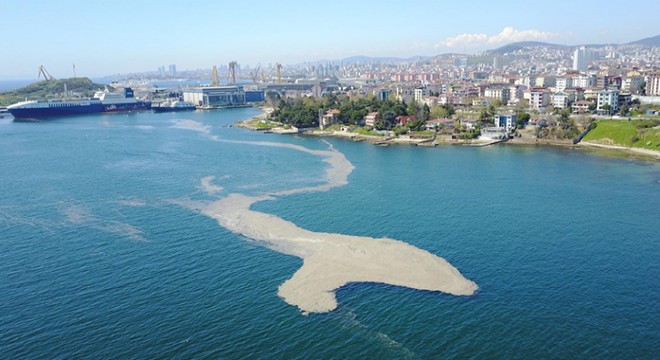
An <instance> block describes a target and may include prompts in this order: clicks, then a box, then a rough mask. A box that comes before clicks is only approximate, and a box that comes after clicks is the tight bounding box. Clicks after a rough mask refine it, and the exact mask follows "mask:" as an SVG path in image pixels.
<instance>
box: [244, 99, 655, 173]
mask: <svg viewBox="0 0 660 360" xmlns="http://www.w3.org/2000/svg"><path fill="white" fill-rule="evenodd" d="M260 109H261V110H262V113H261V114H260V115H257V116H255V117H253V118H251V119H248V120H243V121H239V122H237V123H235V124H234V126H236V127H241V128H245V129H248V130H253V131H263V132H273V133H279V134H294V133H295V134H302V135H308V136H319V137H325V136H328V137H334V138H341V139H346V140H352V141H355V142H361V141H365V142H368V143H370V144H373V145H377V146H390V145H413V146H422V147H437V146H446V145H462V146H477V147H480V146H490V145H496V144H500V143H505V144H511V145H516V146H554V147H564V148H573V149H580V150H607V151H598V153H599V154H601V155H604V156H617V154H616V153H620V154H627V155H632V157H634V158H635V159H639V160H652V161H660V151H655V150H650V149H643V148H633V147H626V146H620V145H607V144H599V143H594V142H588V141H581V142H579V143H577V144H574V143H573V140H572V139H567V140H558V139H536V138H526V137H518V138H512V139H508V140H488V139H470V140H462V139H448V138H447V136H445V135H443V136H439V137H436V138H435V139H433V138H432V137H429V136H426V137H424V136H420V137H415V136H410V135H403V136H379V135H365V134H359V133H354V132H350V131H343V130H320V129H317V128H315V129H309V130H306V131H298V130H297V129H295V128H294V129H293V130H292V129H291V127H288V128H287V127H285V125H284V124H280V123H271V124H272V125H274V126H272V127H261V128H260V127H259V126H258V124H259V123H261V122H264V121H267V119H268V116H269V115H270V114H271V113H272V112H273V111H274V109H273V108H272V107H267V106H260Z"/></svg>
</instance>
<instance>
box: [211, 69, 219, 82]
mask: <svg viewBox="0 0 660 360" xmlns="http://www.w3.org/2000/svg"><path fill="white" fill-rule="evenodd" d="M211 86H220V75H219V74H218V67H217V66H215V65H213V73H211Z"/></svg>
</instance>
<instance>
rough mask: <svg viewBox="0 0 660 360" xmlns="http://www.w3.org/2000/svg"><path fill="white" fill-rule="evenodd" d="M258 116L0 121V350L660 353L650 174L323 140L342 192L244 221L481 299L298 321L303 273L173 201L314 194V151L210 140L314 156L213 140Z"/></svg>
mask: <svg viewBox="0 0 660 360" xmlns="http://www.w3.org/2000/svg"><path fill="white" fill-rule="evenodd" d="M256 114H257V110H255V109H233V110H222V111H214V112H192V113H186V114H152V113H148V112H144V113H135V114H113V115H95V116H81V117H71V118H60V119H53V120H50V121H44V122H39V123H14V122H4V123H1V124H0V156H1V159H2V161H1V162H0V184H1V189H2V195H1V196H0V299H1V301H0V353H1V354H2V356H0V357H3V358H8V359H16V358H34V359H43V358H141V359H143V358H236V359H239V358H392V359H398V358H452V357H457V358H468V357H479V358H625V359H632V358H635V359H640V358H641V359H653V358H658V357H659V356H660V351H659V350H658V349H660V321H659V317H658V314H660V292H658V289H660V280H659V279H660V263H659V259H660V221H659V219H660V206H659V205H660V166H659V165H658V164H657V163H644V162H634V161H627V160H619V159H611V158H604V157H598V156H594V155H590V154H585V153H581V152H578V151H574V150H565V149H554V148H535V147H513V146H495V147H486V148H472V147H443V148H434V149H429V148H416V147H407V146H402V147H388V148H382V147H375V146H372V145H369V144H364V143H353V142H351V141H344V140H334V139H331V140H328V141H329V142H330V143H332V144H333V145H334V146H335V148H337V149H338V150H339V151H341V152H342V153H344V154H345V155H346V157H347V158H348V159H349V160H350V161H351V162H352V163H353V165H354V166H355V170H354V172H353V173H352V174H351V176H350V179H349V181H350V183H349V185H347V186H344V187H341V188H336V189H333V190H331V191H329V192H324V193H307V194H299V195H294V196H288V197H283V198H280V199H278V200H276V201H270V202H263V203H258V204H256V205H255V209H257V210H259V211H263V212H267V213H272V214H275V215H277V216H279V217H282V218H284V219H286V220H289V221H292V222H294V223H296V224H297V225H299V226H301V227H303V228H306V229H309V230H312V231H322V232H333V233H343V234H351V235H364V236H370V237H390V238H395V239H399V240H403V241H406V242H408V243H411V244H413V245H415V246H417V247H420V248H423V249H426V250H428V251H430V252H432V253H434V254H436V255H438V256H441V257H443V258H445V259H447V260H448V261H449V262H450V263H452V264H453V265H454V266H456V267H457V268H458V269H460V271H461V272H462V273H463V274H464V275H465V276H466V277H468V278H470V279H472V280H474V281H475V282H476V283H477V284H478V285H479V286H480V291H479V292H478V293H477V294H476V295H475V296H472V297H455V296H451V295H446V294H442V293H436V292H427V291H418V290H411V289H407V288H399V287H394V286H386V285H381V284H350V285H348V286H346V287H344V288H342V289H340V290H339V291H338V300H339V304H340V305H339V308H338V309H337V310H336V311H334V312H331V313H327V314H312V315H309V316H303V315H301V314H300V312H299V311H298V310H297V308H295V307H293V306H290V305H287V304H286V303H285V302H284V301H283V300H281V299H280V298H278V297H277V287H278V286H279V285H280V284H281V283H282V282H283V281H285V280H286V279H288V278H289V277H291V275H292V274H293V273H294V272H295V271H296V270H297V269H298V268H299V267H300V265H301V264H302V260H300V259H298V258H295V257H290V256H287V255H283V254H280V253H277V252H274V251H271V250H269V249H267V248H265V247H262V246H260V244H258V243H256V242H254V241H251V240H249V239H246V238H244V237H242V236H239V235H235V234H232V233H230V232H228V231H227V230H225V229H224V228H222V227H220V226H219V225H218V224H217V223H216V222H215V221H214V220H212V219H210V218H207V217H205V216H203V215H201V214H198V213H196V212H194V211H191V210H189V209H188V208H186V207H185V206H181V205H180V204H182V203H185V202H187V201H188V202H189V201H196V200H204V201H208V200H213V199H214V197H213V196H210V195H208V194H207V193H206V192H204V191H203V189H202V187H201V185H200V180H201V179H202V178H204V177H207V176H214V177H215V178H214V183H215V184H216V185H219V186H222V187H223V188H224V190H223V191H222V192H220V193H218V194H217V196H216V197H219V196H223V195H226V194H229V193H234V192H239V193H245V194H261V193H263V192H267V191H272V190H281V189H292V188H299V187H304V186H309V185H316V184H319V183H320V182H321V180H322V176H323V173H324V170H325V164H324V163H323V162H322V161H321V159H320V158H318V157H315V156H314V155H311V154H305V153H301V152H297V151H293V150H290V149H284V148H270V147H262V146H254V145H250V144H238V143H228V142H222V141H216V140H217V139H221V140H243V141H264V140H266V141H275V142H288V143H294V144H298V145H302V146H305V147H308V148H312V149H326V148H327V145H326V144H325V143H323V142H322V141H321V139H318V138H315V137H298V136H281V135H273V134H261V133H255V132H249V131H246V130H243V129H238V128H232V127H228V125H229V124H232V123H233V122H235V121H237V120H241V119H245V118H249V117H251V116H254V115H256ZM192 121H194V122H196V123H193V122H192ZM190 124H198V125H199V124H203V125H206V126H208V128H207V130H206V131H205V130H204V128H200V127H198V128H193V127H191V126H190ZM214 136H217V138H214Z"/></svg>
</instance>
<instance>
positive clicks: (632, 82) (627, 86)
mask: <svg viewBox="0 0 660 360" xmlns="http://www.w3.org/2000/svg"><path fill="white" fill-rule="evenodd" d="M643 83H644V78H643V77H641V76H628V77H626V78H625V79H623V83H622V84H621V90H623V91H628V92H631V93H636V92H638V91H639V89H641V87H642V84H643Z"/></svg>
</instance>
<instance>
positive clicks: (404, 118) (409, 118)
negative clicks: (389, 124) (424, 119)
mask: <svg viewBox="0 0 660 360" xmlns="http://www.w3.org/2000/svg"><path fill="white" fill-rule="evenodd" d="M415 120H417V118H416V117H415V115H399V116H397V117H396V121H397V123H398V124H399V126H406V125H408V123H411V122H413V121H415Z"/></svg>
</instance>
